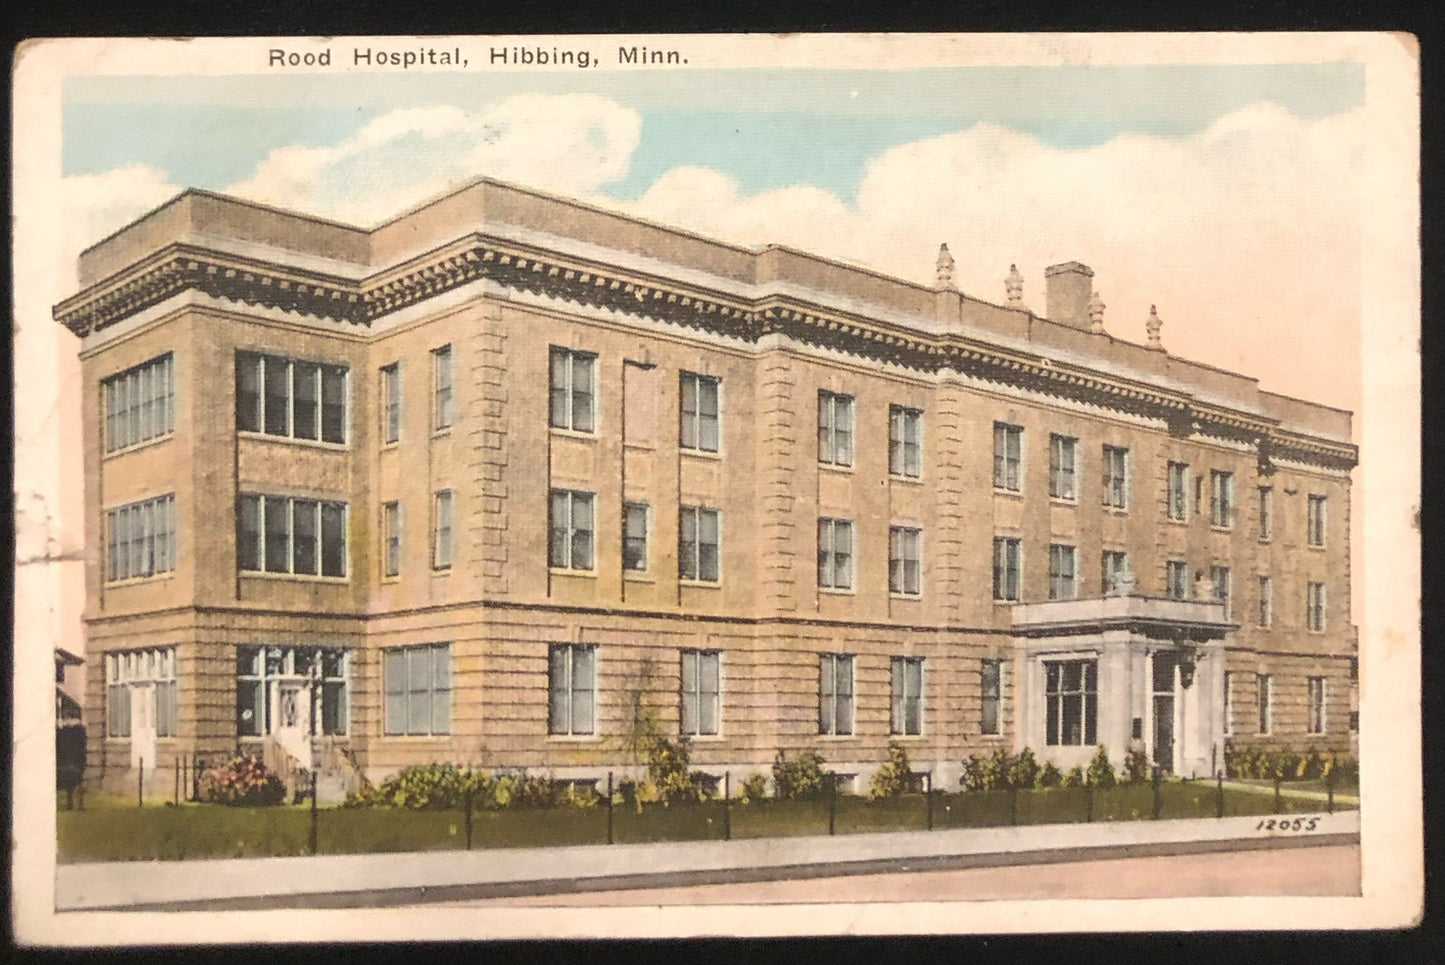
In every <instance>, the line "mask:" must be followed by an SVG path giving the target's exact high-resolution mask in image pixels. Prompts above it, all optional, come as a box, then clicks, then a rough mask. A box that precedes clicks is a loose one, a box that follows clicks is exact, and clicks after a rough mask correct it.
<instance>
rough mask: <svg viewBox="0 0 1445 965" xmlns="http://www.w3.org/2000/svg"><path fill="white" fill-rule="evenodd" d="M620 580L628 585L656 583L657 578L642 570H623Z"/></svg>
mask: <svg viewBox="0 0 1445 965" xmlns="http://www.w3.org/2000/svg"><path fill="white" fill-rule="evenodd" d="M622 578H623V579H624V580H626V581H627V582H628V583H656V582H657V578H656V577H654V576H652V575H650V574H649V573H647V572H646V571H644V570H633V571H628V570H623V571H622Z"/></svg>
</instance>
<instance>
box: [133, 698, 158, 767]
mask: <svg viewBox="0 0 1445 965" xmlns="http://www.w3.org/2000/svg"><path fill="white" fill-rule="evenodd" d="M130 766H131V767H144V768H145V773H147V774H149V773H151V772H153V771H154V770H155V766H156V685H155V684H154V683H151V682H149V681H147V682H144V683H135V684H130Z"/></svg>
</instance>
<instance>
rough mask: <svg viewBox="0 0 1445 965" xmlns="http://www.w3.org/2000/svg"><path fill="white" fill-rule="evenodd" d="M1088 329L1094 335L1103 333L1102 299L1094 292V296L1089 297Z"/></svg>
mask: <svg viewBox="0 0 1445 965" xmlns="http://www.w3.org/2000/svg"><path fill="white" fill-rule="evenodd" d="M1089 331H1090V332H1092V333H1093V334H1095V335H1103V334H1104V299H1102V298H1100V297H1099V293H1098V292H1094V297H1093V298H1091V299H1089Z"/></svg>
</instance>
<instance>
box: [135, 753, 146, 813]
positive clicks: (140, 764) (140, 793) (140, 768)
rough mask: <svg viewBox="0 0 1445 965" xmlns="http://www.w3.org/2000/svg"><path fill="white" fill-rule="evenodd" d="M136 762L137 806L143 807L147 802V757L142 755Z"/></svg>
mask: <svg viewBox="0 0 1445 965" xmlns="http://www.w3.org/2000/svg"><path fill="white" fill-rule="evenodd" d="M135 763H136V768H135V806H136V807H138V808H143V807H145V806H146V802H145V775H146V759H145V758H144V757H142V758H140V759H139V760H137V761H136V762H135Z"/></svg>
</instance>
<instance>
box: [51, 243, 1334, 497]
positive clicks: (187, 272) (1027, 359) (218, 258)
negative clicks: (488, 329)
mask: <svg viewBox="0 0 1445 965" xmlns="http://www.w3.org/2000/svg"><path fill="white" fill-rule="evenodd" d="M478 280H488V281H490V282H492V283H494V284H497V285H500V286H503V287H507V288H512V289H515V290H519V291H524V292H529V293H532V294H537V295H542V296H546V297H549V298H554V299H559V300H561V301H565V302H574V303H576V304H578V305H582V306H586V307H589V308H594V309H601V310H605V311H613V312H618V313H622V314H630V315H637V316H642V317H646V318H650V319H653V320H657V321H662V322H667V323H670V324H674V325H678V326H681V327H684V328H691V329H695V330H700V331H707V332H712V333H716V334H719V335H724V336H728V337H732V338H737V339H742V340H744V341H749V342H757V340H758V339H760V338H762V337H763V336H764V335H769V334H780V335H784V336H786V337H787V338H788V339H790V340H792V341H793V342H796V343H798V344H801V345H808V346H814V347H819V348H827V349H832V350H835V351H839V352H842V353H845V354H848V355H853V356H857V357H859V358H863V359H868V360H872V361H880V362H887V363H892V364H895V365H899V366H902V367H905V368H909V369H914V370H916V371H920V372H927V373H939V372H942V371H945V370H951V371H953V372H956V373H958V374H960V375H966V376H969V377H972V378H977V379H981V380H984V381H988V382H996V383H1000V384H1004V385H1008V386H1013V387H1018V388H1023V389H1028V390H1032V391H1036V392H1041V393H1043V394H1046V395H1053V396H1058V397H1063V398H1069V399H1073V400H1077V401H1081V402H1085V403H1089V404H1093V405H1099V406H1103V407H1106V408H1110V409H1114V410H1117V411H1123V412H1128V413H1131V414H1135V415H1142V416H1146V417H1150V418H1159V419H1163V420H1165V421H1166V422H1167V423H1168V424H1169V425H1170V427H1171V431H1173V432H1175V433H1176V434H1179V435H1182V436H1188V435H1191V434H1193V433H1194V432H1205V433H1207V434H1210V435H1215V436H1221V437H1224V438H1232V439H1237V440H1239V441H1243V442H1248V443H1251V444H1253V445H1256V446H1257V447H1258V449H1259V454H1260V461H1261V465H1262V467H1263V466H1267V464H1268V458H1269V454H1270V453H1271V452H1277V453H1278V454H1279V455H1281V456H1283V457H1287V458H1289V459H1292V460H1295V461H1299V462H1304V463H1307V464H1311V465H1320V466H1323V467H1326V468H1336V469H1339V468H1346V469H1347V468H1349V467H1351V466H1353V465H1355V463H1356V462H1357V461H1358V453H1357V451H1356V449H1355V447H1354V446H1352V445H1349V444H1347V443H1339V442H1333V441H1330V440H1326V439H1321V438H1318V437H1315V436H1310V435H1306V434H1303V433H1299V432H1296V431H1293V430H1286V429H1283V428H1281V426H1280V425H1279V422H1278V420H1276V419H1272V418H1269V417H1267V416H1262V415H1259V414H1256V413H1251V412H1244V411H1241V410H1236V409H1230V408H1227V407H1224V406H1221V405H1216V404H1212V403H1207V402H1203V401H1201V400H1199V399H1197V398H1195V397H1194V396H1192V395H1190V394H1189V393H1187V392H1181V391H1176V390H1171V389H1167V388H1163V387H1160V386H1156V385H1151V384H1149V383H1147V382H1143V381H1139V380H1136V379H1130V378H1127V377H1122V376H1118V375H1114V374H1105V373H1102V372H1099V371H1096V370H1091V369H1089V368H1086V367H1084V366H1080V365H1074V364H1069V363H1065V362H1060V361H1056V360H1052V359H1049V358H1046V357H1044V356H1041V355H1034V354H1032V353H1028V352H1021V351H1016V350H1011V349H1006V348H1003V347H1000V346H996V345H991V344H988V343H986V342H983V341H980V340H977V339H974V338H970V337H968V336H966V335H964V334H962V333H958V332H946V333H932V332H926V331H921V330H919V329H909V328H905V327H903V326H900V325H897V324H891V323H888V322H884V321H880V320H878V319H873V318H867V317H864V316H861V315H856V314H852V313H848V312H843V311H837V310H834V309H831V308H824V307H821V306H818V305H815V304H811V303H809V302H807V301H804V300H802V299H799V298H795V297H793V296H790V295H778V294H768V295H764V296H761V297H759V298H756V299H747V298H740V297H738V296H736V295H730V294H724V293H721V292H717V291H709V290H707V289H705V288H702V287H700V286H688V285H679V284H676V283H675V282H672V281H670V280H668V279H665V278H658V277H649V276H646V275H643V274H640V273H636V272H629V271H626V270H621V269H618V268H615V267H612V266H608V265H604V264H587V263H583V262H580V261H579V260H577V259H571V258H563V257H559V256H557V255H556V254H554V253H550V252H546V251H541V250H538V249H531V248H529V247H527V246H525V245H520V244H516V243H513V242H507V243H497V242H496V241H495V240H493V239H488V238H486V237H484V236H481V235H472V236H468V237H466V238H463V239H460V240H458V241H457V242H455V243H453V244H451V245H448V246H446V247H445V248H442V249H438V250H436V251H433V252H431V253H430V254H429V255H427V256H423V257H421V258H418V259H416V260H414V261H413V262H411V263H410V264H408V265H405V266H400V267H396V268H392V269H388V270H387V271H385V272H382V273H378V274H377V275H373V276H372V277H370V278H367V279H363V280H361V281H359V282H358V281H353V280H349V279H344V278H340V277H337V276H330V275H323V274H320V273H316V272H309V271H303V270H299V269H296V268H292V267H288V266H283V265H279V264H275V263H269V262H265V261H261V260H258V259H252V258H243V257H239V256H233V255H227V254H220V253H217V252H213V251H207V250H204V249H201V248H197V247H194V246H190V245H185V244H175V245H171V246H168V247H167V248H164V249H162V250H161V251H159V252H157V253H156V254H154V255H152V256H150V257H148V258H146V259H145V260H143V261H141V262H139V263H137V264H136V265H134V266H132V267H131V268H130V269H129V270H127V271H125V272H122V273H120V274H118V275H116V276H113V277H112V278H109V279H106V280H105V281H103V282H101V283H99V284H97V285H94V286H92V287H91V288H90V289H88V290H86V291H83V292H81V293H79V294H77V295H75V296H73V297H71V298H68V299H66V300H65V301H64V302H62V303H60V304H59V305H57V306H56V307H55V310H54V316H55V319H56V320H57V321H58V322H60V323H61V324H63V325H65V326H66V327H67V328H69V329H70V330H71V331H72V332H74V333H75V334H76V335H79V336H86V335H89V334H92V333H94V332H96V331H100V330H102V329H104V328H106V327H108V326H110V325H113V324H115V323H117V322H119V321H122V320H123V319H125V318H128V317H130V316H132V315H134V314H136V313H138V312H140V311H143V310H145V309H146V308H149V307H151V306H153V305H156V304H159V303H160V302H162V301H164V300H165V299H167V298H170V297H172V296H173V295H176V294H178V293H180V292H183V291H197V292H201V293H204V294H207V295H211V296H213V297H217V298H224V299H228V300H232V301H235V302H238V303H241V304H247V305H255V306H260V307H265V308H274V309H280V310H284V311H292V312H297V313H299V314H302V315H306V316H310V317H313V318H316V319H318V320H322V321H331V322H336V323H338V324H342V325H358V326H364V327H370V325H371V324H372V322H374V321H376V320H377V319H380V318H383V317H385V316H387V315H389V314H391V313H393V312H396V311H399V310H401V309H403V308H407V307H409V306H412V305H416V304H418V303H421V302H424V301H426V300H427V299H430V298H433V297H435V296H437V295H441V294H443V293H444V292H447V291H450V290H453V289H455V288H458V287H460V286H462V285H466V284H468V283H471V282H474V281H478Z"/></svg>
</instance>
